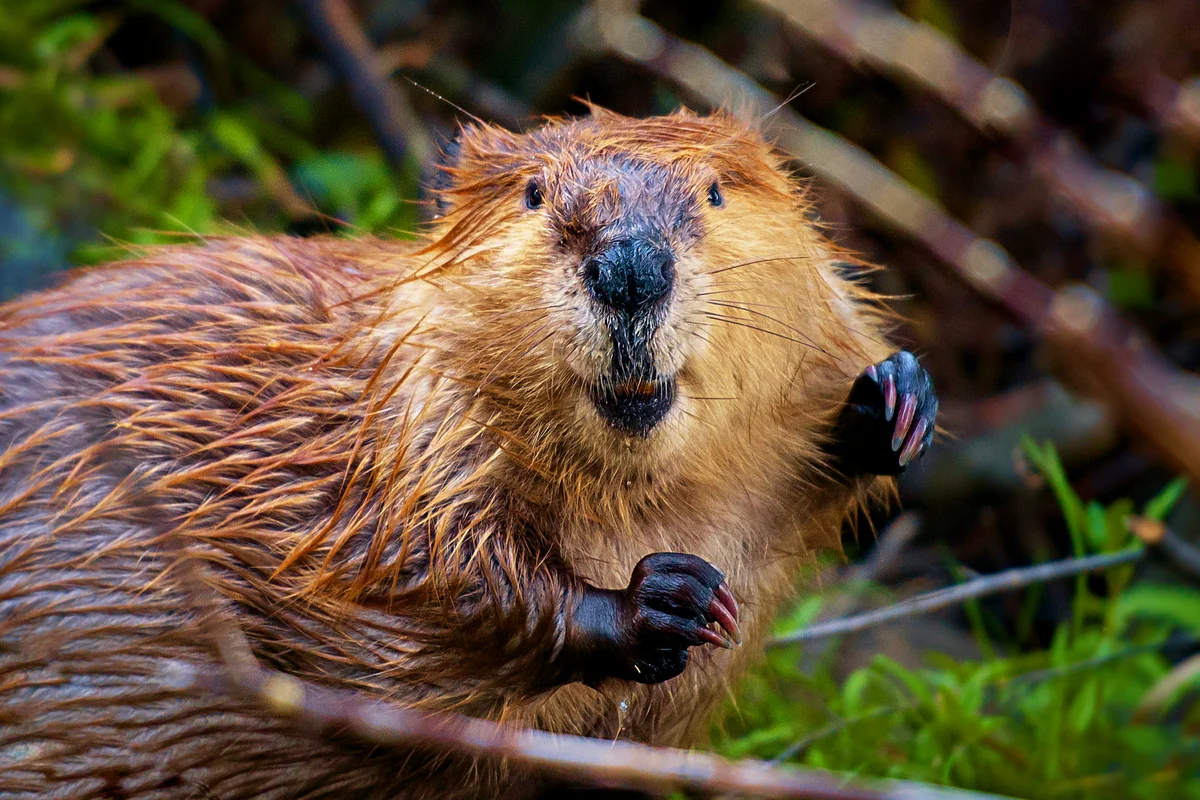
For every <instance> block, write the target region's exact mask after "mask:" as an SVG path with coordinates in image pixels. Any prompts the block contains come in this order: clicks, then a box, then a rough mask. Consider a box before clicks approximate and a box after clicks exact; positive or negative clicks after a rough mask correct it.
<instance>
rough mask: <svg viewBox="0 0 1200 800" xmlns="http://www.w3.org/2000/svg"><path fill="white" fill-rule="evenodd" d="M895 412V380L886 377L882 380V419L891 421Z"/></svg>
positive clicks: (888, 376) (889, 376)
mask: <svg viewBox="0 0 1200 800" xmlns="http://www.w3.org/2000/svg"><path fill="white" fill-rule="evenodd" d="M895 412H896V379H895V378H893V377H892V376H891V375H887V376H885V377H884V379H883V418H884V419H886V420H887V421H888V422H891V421H892V414H894V413H895Z"/></svg>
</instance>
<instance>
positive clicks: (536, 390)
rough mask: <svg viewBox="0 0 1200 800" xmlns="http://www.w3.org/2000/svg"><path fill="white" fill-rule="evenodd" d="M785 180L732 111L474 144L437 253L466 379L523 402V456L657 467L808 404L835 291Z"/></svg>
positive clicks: (556, 127)
mask: <svg viewBox="0 0 1200 800" xmlns="http://www.w3.org/2000/svg"><path fill="white" fill-rule="evenodd" d="M784 164H785V159H784V158H783V156H782V155H781V154H779V153H778V152H777V151H776V150H774V149H773V148H772V146H771V145H770V144H769V143H768V142H767V141H765V140H764V138H763V137H762V136H761V135H760V134H759V133H758V132H757V130H755V128H754V127H753V126H752V125H751V124H748V123H747V122H745V121H743V120H740V119H738V118H737V117H735V116H733V115H731V114H727V113H718V114H715V115H712V116H707V117H701V116H697V115H695V114H692V113H690V112H686V111H683V112H678V113H675V114H672V115H670V116H665V117H655V118H650V119H631V118H628V117H623V116H620V115H618V114H615V113H612V112H608V111H604V110H601V109H592V113H591V115H590V116H588V117H584V118H580V119H570V120H552V121H550V122H548V123H546V124H545V125H543V126H542V127H539V128H537V129H535V130H532V131H530V132H528V133H525V134H515V133H511V132H509V131H506V130H503V129H500V128H496V127H493V126H490V125H482V124H473V125H469V126H467V127H465V128H464V129H463V130H462V131H461V132H460V134H459V136H458V137H457V138H456V140H455V141H454V142H453V143H452V145H451V146H450V147H448V148H447V158H446V163H445V164H444V165H443V166H442V174H441V175H440V177H439V182H438V185H437V190H438V206H439V211H440V212H441V213H440V216H439V218H438V219H437V220H436V221H435V223H434V227H433V231H432V237H433V242H432V244H431V245H430V247H429V252H430V253H431V254H434V255H436V256H438V257H440V260H438V259H434V260H435V261H436V262H437V264H438V267H437V274H438V275H439V276H440V277H444V279H445V281H446V282H447V283H448V284H453V285H456V286H465V287H467V288H469V290H470V297H471V299H470V301H469V302H468V303H466V304H465V305H466V306H467V307H468V308H469V309H470V310H469V312H468V314H467V316H468V317H469V319H459V320H456V321H455V320H452V321H448V322H447V323H446V324H447V325H451V326H455V327H457V328H458V329H460V330H461V331H462V335H463V336H465V337H466V338H467V340H468V341H467V343H465V344H460V345H459V347H457V348H456V349H457V350H460V351H463V352H469V353H470V354H471V356H472V358H473V360H474V364H473V366H472V367H471V368H465V367H464V366H463V365H461V364H460V365H459V373H460V374H471V375H472V376H473V380H474V381H475V382H476V383H477V384H478V385H481V386H485V387H486V388H487V389H488V391H489V392H491V393H492V394H494V395H496V396H504V397H506V398H508V401H509V403H510V406H511V407H512V409H513V412H514V415H515V418H516V421H515V422H514V423H513V424H515V425H516V426H517V427H521V428H523V431H521V433H520V435H521V436H522V438H523V439H524V440H526V441H528V440H530V439H532V440H536V441H539V442H547V441H551V440H553V441H554V442H556V443H558V444H561V443H562V442H564V441H569V443H570V444H572V445H582V446H583V448H584V449H585V450H586V452H589V453H592V454H593V455H599V456H600V457H602V458H603V459H604V463H605V465H606V466H608V465H611V464H613V463H621V462H624V463H630V460H631V459H632V462H633V463H646V461H647V460H651V461H653V463H655V464H656V465H657V467H658V468H659V469H661V468H662V467H663V466H664V463H665V462H667V461H677V460H680V458H679V457H680V456H681V455H683V453H684V451H685V450H687V449H689V448H690V449H692V450H695V448H697V447H705V446H706V445H707V448H708V449H709V450H710V451H711V450H712V449H714V448H718V447H721V446H722V444H721V443H722V440H723V439H726V438H727V436H725V435H724V434H727V433H728V432H729V431H731V430H732V429H734V428H739V429H741V430H743V431H744V429H745V428H746V425H747V423H748V422H750V421H751V420H750V418H752V417H754V416H755V415H762V414H773V413H775V412H777V411H779V409H780V408H781V407H783V406H784V405H791V404H793V401H794V397H793V395H794V393H795V391H796V388H795V387H796V384H797V381H798V377H797V376H798V373H800V372H801V371H802V369H801V368H802V365H804V364H805V363H806V360H807V359H810V358H813V357H817V358H819V357H821V355H822V353H823V352H824V348H823V347H822V346H821V341H822V339H823V338H825V337H827V336H829V335H831V333H830V331H828V330H825V328H827V327H829V326H827V325H826V324H825V323H826V321H827V320H828V319H829V317H830V315H831V314H832V313H835V312H834V310H833V309H832V307H831V301H832V300H834V299H835V298H834V297H833V295H834V294H835V290H832V289H830V288H829V285H830V283H831V282H830V281H828V280H826V279H824V278H823V276H822V273H824V272H827V270H829V269H832V267H831V266H829V263H828V262H829V261H830V259H829V257H828V250H827V249H826V248H827V245H826V244H825V243H824V241H823V240H822V239H821V237H820V236H819V234H817V233H816V231H815V228H814V226H813V224H812V223H811V221H809V220H808V218H807V211H808V203H807V200H806V197H805V192H804V190H803V187H802V185H801V184H799V183H798V182H797V181H795V180H794V179H793V178H792V176H791V175H790V174H789V172H788V171H787V170H786V168H785V166H784ZM431 263H433V262H431ZM833 283H837V282H836V281H835V282H833ZM459 308H460V304H456V306H455V311H456V313H458V311H459ZM789 398H790V399H789ZM743 438H744V437H743ZM558 461H559V462H561V459H558Z"/></svg>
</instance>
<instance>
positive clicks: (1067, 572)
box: [767, 547, 1146, 647]
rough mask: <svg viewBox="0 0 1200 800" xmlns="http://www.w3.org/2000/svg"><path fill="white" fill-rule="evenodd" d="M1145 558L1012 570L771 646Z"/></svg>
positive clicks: (1126, 554) (1108, 556)
mask: <svg viewBox="0 0 1200 800" xmlns="http://www.w3.org/2000/svg"><path fill="white" fill-rule="evenodd" d="M1145 554H1146V550H1145V548H1142V547H1136V548H1130V549H1128V550H1120V551H1118V552H1116V553H1102V554H1100V555H1095V556H1085V557H1083V558H1067V559H1063V560H1062V561H1051V562H1048V563H1046V564H1035V565H1033V566H1031V567H1018V568H1017V569H1009V570H1005V571H1004V572H998V573H996V574H994V575H985V576H983V577H981V578H975V579H974V580H969V581H967V582H966V583H961V584H959V585H957V586H949V587H947V588H945V589H938V590H937V591H934V592H928V593H926V594H923V595H919V596H917V597H914V598H912V599H910V600H905V601H903V602H900V603H895V604H894V605H890V606H886V607H884V608H880V609H877V610H875V611H868V612H867V613H865V614H857V615H855V616H853V617H845V618H843V619H836V620H831V621H829V622H824V623H820V624H817V625H810V626H809V627H807V628H804V629H802V630H799V631H796V632H795V633H789V634H788V635H786V636H780V637H779V638H777V639H775V640H774V641H772V642H769V643H768V645H767V646H768V647H782V646H783V645H788V644H796V643H797V642H809V641H812V640H814V639H823V638H825V637H827V636H838V635H840V634H843V633H854V632H856V631H861V630H866V629H867V628H873V627H875V626H877V625H883V624H885V623H888V622H894V621H896V620H898V619H904V618H906V617H914V616H917V615H920V614H928V613H930V612H933V611H939V610H941V609H943V608H948V607H950V606H954V605H958V604H960V603H964V602H966V601H967V600H974V599H976V598H979V597H987V596H988V595H993V594H999V593H1001V592H1011V591H1013V590H1015V589H1023V588H1025V587H1026V586H1032V585H1033V584H1035V583H1046V582H1048V581H1054V580H1059V579H1060V578H1069V577H1072V576H1075V575H1082V574H1084V573H1087V572H1096V571H1098V570H1102V569H1108V568H1109V567H1116V566H1119V565H1121V564H1131V563H1133V562H1134V561H1139V560H1140V559H1141V558H1142V557H1143V556H1145Z"/></svg>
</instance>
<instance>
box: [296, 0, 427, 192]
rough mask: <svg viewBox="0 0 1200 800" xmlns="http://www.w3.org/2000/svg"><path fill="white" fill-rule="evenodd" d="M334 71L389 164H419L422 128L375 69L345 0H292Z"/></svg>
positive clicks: (422, 151)
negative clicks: (408, 161)
mask: <svg viewBox="0 0 1200 800" xmlns="http://www.w3.org/2000/svg"><path fill="white" fill-rule="evenodd" d="M296 5H297V7H298V8H299V9H300V11H301V12H302V13H303V14H304V18H305V20H306V21H307V22H308V26H309V29H310V30H311V31H312V34H313V36H314V37H315V38H316V40H317V42H318V43H319V44H320V45H321V48H322V49H323V50H324V51H325V54H326V57H327V58H328V59H329V63H330V65H331V66H332V67H333V69H334V71H335V72H336V73H337V74H338V75H339V76H340V77H341V79H342V80H343V81H345V83H346V86H347V88H349V90H350V94H351V96H352V97H353V98H354V103H355V105H357V106H358V110H359V111H361V112H362V114H363V116H365V117H366V118H367V122H368V123H369V124H370V126H371V129H372V131H374V133H375V138H376V139H377V140H378V142H379V146H380V148H382V150H383V153H384V155H385V156H386V157H387V160H388V162H389V163H390V164H391V165H392V167H393V168H395V169H397V170H399V169H402V168H403V167H404V166H405V164H406V161H407V160H408V159H409V158H411V159H412V160H413V161H415V162H416V164H417V165H418V166H419V165H421V164H424V163H425V160H426V158H427V157H428V156H429V153H430V152H431V147H430V143H429V137H428V135H427V134H426V133H425V129H424V126H423V125H422V124H421V121H420V119H419V118H418V117H417V114H416V112H415V111H414V110H413V108H412V105H411V104H409V102H408V98H407V97H406V96H405V95H404V94H403V93H402V92H401V91H400V89H399V88H398V87H396V85H395V84H393V83H392V82H391V81H390V80H389V79H388V76H387V74H386V71H385V70H383V69H381V62H380V60H379V58H378V57H377V56H376V53H375V50H374V48H373V47H372V46H371V42H370V41H369V40H368V39H367V36H366V34H365V33H363V30H362V27H361V26H360V25H359V23H358V20H356V19H355V18H354V12H353V11H351V10H350V7H349V6H348V5H347V4H346V2H345V0H296Z"/></svg>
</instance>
